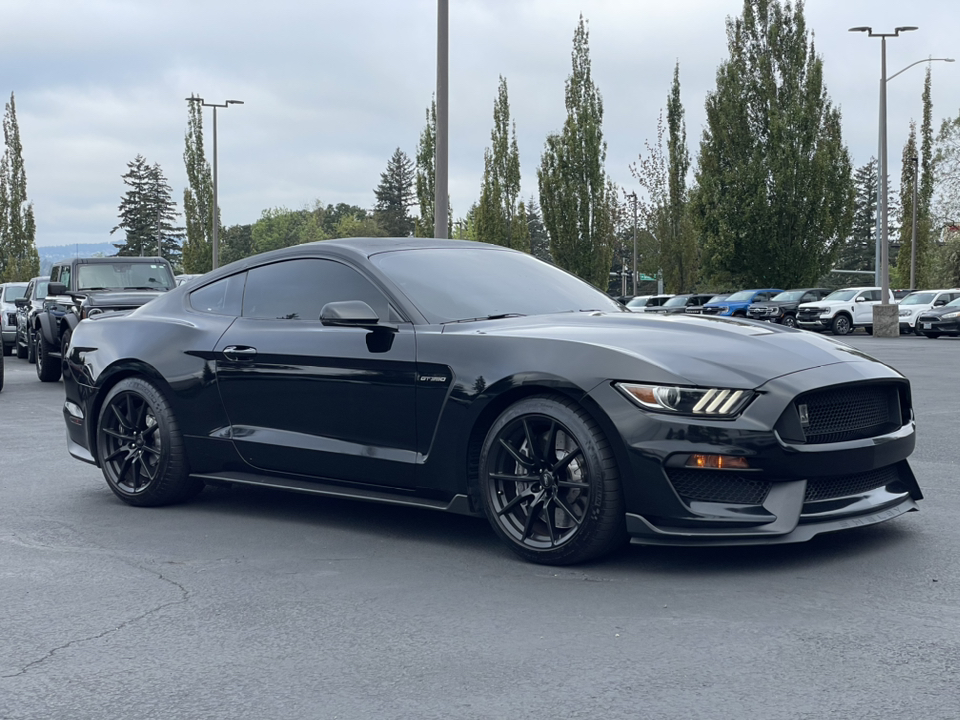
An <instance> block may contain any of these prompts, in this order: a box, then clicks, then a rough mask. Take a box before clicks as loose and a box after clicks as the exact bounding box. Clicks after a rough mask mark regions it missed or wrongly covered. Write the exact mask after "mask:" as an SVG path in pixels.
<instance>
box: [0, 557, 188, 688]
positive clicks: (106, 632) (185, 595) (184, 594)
mask: <svg viewBox="0 0 960 720" xmlns="http://www.w3.org/2000/svg"><path fill="white" fill-rule="evenodd" d="M117 559H118V560H120V562H122V563H124V564H125V565H129V566H130V567H133V568H136V569H137V570H142V571H143V572H146V573H151V574H153V575H156V576H157V577H158V578H159V579H160V580H162V581H164V582H167V583H170V584H171V585H173V586H174V587H176V588H178V589H179V590H180V592H181V593H182V597H180V598H179V599H178V600H172V601H170V602H166V603H162V604H160V605H157V606H156V607H153V608H150V609H149V610H147V611H146V612H144V613H141V614H140V615H137V616H136V617H132V618H130V619H129V620H124V621H123V622H122V623H120V624H119V625H117V626H116V627H114V628H110V629H108V630H104V631H103V632H101V633H97V634H96V635H90V636H89V637H84V638H77V639H76V640H71V641H70V642H67V643H64V644H63V645H58V646H57V647H55V648H53V649H52V650H50V651H48V652H47V654H46V655H44V656H43V657H41V658H38V659H36V660H33V661H31V662H29V663H27V664H26V665H24V666H23V667H22V668H20V670H18V671H17V672H15V673H12V674H10V675H0V679H3V680H9V679H11V678H17V677H20V676H21V675H25V674H26V673H27V672H29V671H30V670H31V669H32V668H35V667H37V666H38V665H41V664H43V663H45V662H46V661H47V660H49V659H50V658H52V657H53V656H54V655H56V654H57V653H58V652H60V651H61V650H66V649H67V648H69V647H73V646H74V645H79V644H81V643H86V642H91V641H93V640H99V639H101V638H104V637H106V636H107V635H112V634H114V633H117V632H120V631H121V630H123V629H124V628H126V627H129V626H130V625H132V624H134V623H136V622H139V621H140V620H143V619H144V618H146V617H149V616H150V615H153V614H154V613H157V612H160V611H161V610H163V609H164V608H168V607H172V606H174V605H182V604H183V603H186V602H188V601H189V600H190V591H189V590H187V588H185V587H184V586H183V585H182V584H180V583H178V582H177V581H176V580H171V579H170V578H168V577H164V575H163V573H161V572H158V571H156V570H151V569H150V568H146V567H143V566H142V565H136V564H134V563H131V562H128V561H126V560H124V559H123V558H119V557H118V558H117Z"/></svg>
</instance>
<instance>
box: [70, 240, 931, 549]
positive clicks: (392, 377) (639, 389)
mask: <svg viewBox="0 0 960 720" xmlns="http://www.w3.org/2000/svg"><path fill="white" fill-rule="evenodd" d="M63 365H64V383H65V389H66V403H65V405H64V417H65V420H66V424H67V430H68V445H69V450H70V453H71V454H72V455H73V456H75V457H77V458H79V459H81V460H85V461H87V462H92V463H95V464H97V465H98V466H99V467H100V468H102V470H103V474H104V476H105V477H106V480H107V482H108V484H109V486H110V488H111V489H112V490H113V492H114V493H116V495H118V496H119V497H120V498H121V499H122V500H124V501H125V502H127V503H129V504H131V505H141V506H147V505H163V504H168V503H173V502H178V501H183V500H186V499H188V498H190V497H192V496H193V495H195V494H196V493H197V492H199V491H200V490H201V489H202V488H203V487H204V484H206V483H214V484H215V483H241V484H250V485H261V486H270V487H276V488H283V489H287V490H295V491H299V492H306V493H317V494H321V495H333V496H341V497H350V498H357V499H366V500H372V501H379V502H388V503H397V504H402V505H413V506H420V507H426V508H434V509H438V510H446V511H450V512H456V513H463V514H469V515H481V514H485V515H486V517H487V518H488V519H489V521H490V523H491V525H492V526H493V528H494V530H495V531H496V532H497V534H498V535H500V536H501V537H502V538H503V540H504V541H505V542H506V543H507V545H509V546H510V547H511V548H512V549H513V550H514V551H515V552H517V553H518V554H519V555H521V556H522V557H524V558H526V559H528V560H532V561H535V562H542V563H551V564H565V563H574V562H579V561H583V560H587V559H590V558H595V557H598V556H601V555H603V554H604V553H606V552H608V551H609V550H611V549H612V548H614V547H615V546H617V545H618V544H620V543H622V542H624V541H625V540H626V539H627V538H628V537H629V538H630V539H631V540H633V541H634V542H640V543H652V544H661V545H708V544H727V545H733V544H751V543H778V542H798V541H803V540H808V539H810V538H811V537H813V536H814V535H816V534H818V533H822V532H828V531H835V530H841V529H844V528H850V527H856V526H862V525H868V524H871V523H877V522H880V521H883V520H887V519H890V518H893V517H896V516H897V515H900V514H902V513H905V512H907V511H910V510H915V509H917V505H916V501H917V500H919V499H920V498H921V497H922V496H921V493H920V489H919V487H918V485H917V482H916V480H915V478H914V476H913V473H912V472H911V470H910V467H909V465H908V463H907V459H906V458H907V456H909V454H910V453H911V452H912V450H913V447H914V439H915V435H914V434H915V426H914V420H913V412H912V408H911V397H910V385H909V383H908V381H907V380H906V379H905V378H904V377H903V376H901V375H900V374H899V373H898V372H896V371H895V370H893V369H892V368H890V367H888V366H887V365H884V364H883V363H881V362H878V361H877V360H874V359H872V358H870V357H869V356H867V355H864V354H863V353H860V352H858V351H857V350H855V349H853V348H850V347H848V346H846V345H843V344H841V343H838V342H836V341H833V340H829V339H825V338H821V337H819V336H816V335H812V334H810V333H805V332H800V331H795V330H789V329H782V328H779V327H773V326H771V325H770V324H760V323H754V322H752V321H744V320H730V319H723V318H706V317H690V316H686V315H672V316H657V315H653V314H642V315H641V314H636V313H630V312H627V311H625V309H624V308H623V307H622V306H621V305H619V304H618V303H616V302H614V301H613V300H610V299H609V298H607V297H606V296H605V295H604V294H602V293H601V292H599V291H597V290H595V289H594V288H592V287H591V286H589V285H587V284H585V283H583V282H582V281H580V280H578V279H576V278H575V277H573V276H571V275H568V274H567V273H565V272H563V271H561V270H558V269H557V268H555V267H553V266H551V265H548V264H546V263H542V262H540V261H538V260H536V259H534V258H532V257H530V256H529V255H525V254H522V253H518V252H514V251H511V250H507V249H504V248H500V247H494V246H488V245H483V244H479V243H470V242H457V241H446V240H414V239H357V240H337V241H326V242H321V243H314V244H309V245H300V246H297V247H292V248H287V249H284V250H279V251H275V252H271V253H267V254H264V255H259V256H256V257H253V258H249V259H247V260H243V261H240V262H237V263H234V264H232V265H228V266H226V267H224V268H221V269H219V270H217V271H215V272H212V273H210V274H208V275H206V276H204V277H202V278H200V279H197V280H195V281H193V282H192V283H190V284H187V285H184V286H181V287H179V288H177V289H176V290H173V291H171V292H169V293H167V294H166V295H164V296H162V297H160V298H158V299H156V300H154V301H152V302H150V303H149V304H147V305H145V306H144V307H142V308H140V309H138V310H134V311H132V312H129V313H126V314H118V315H113V316H109V315H104V316H100V317H96V318H91V319H88V320H84V321H83V322H81V323H80V325H79V326H78V327H77V329H76V331H75V332H74V334H73V337H72V339H71V344H70V347H69V350H68V352H67V353H66V357H65V358H64V361H63Z"/></svg>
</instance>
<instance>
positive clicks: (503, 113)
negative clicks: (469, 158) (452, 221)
mask: <svg viewBox="0 0 960 720" xmlns="http://www.w3.org/2000/svg"><path fill="white" fill-rule="evenodd" d="M490 140H491V147H489V148H487V149H486V150H484V153H483V183H482V184H481V187H480V202H479V204H478V206H477V216H476V220H477V239H478V240H480V241H482V242H488V243H493V244H495V245H503V246H505V247H512V248H513V249H515V250H523V251H525V252H529V251H530V231H529V229H528V228H527V224H526V212H525V211H522V212H521V209H520V208H518V207H517V202H518V197H519V195H520V151H519V150H518V148H517V126H516V123H511V122H510V98H509V95H508V93H507V81H506V78H504V77H503V76H502V75H501V76H500V85H499V87H498V91H497V99H496V100H495V101H494V103H493V130H492V131H491V132H490ZM522 204H523V203H520V205H522Z"/></svg>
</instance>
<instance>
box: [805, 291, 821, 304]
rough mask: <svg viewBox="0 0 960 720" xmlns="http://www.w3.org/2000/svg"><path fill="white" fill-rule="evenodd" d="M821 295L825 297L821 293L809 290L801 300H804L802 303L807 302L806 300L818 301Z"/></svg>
mask: <svg viewBox="0 0 960 720" xmlns="http://www.w3.org/2000/svg"><path fill="white" fill-rule="evenodd" d="M821 297H823V295H822V294H820V293H815V292H808V293H804V294H803V297H802V298H800V302H802V303H805V302H816V301H817V300H819V299H820V298H821Z"/></svg>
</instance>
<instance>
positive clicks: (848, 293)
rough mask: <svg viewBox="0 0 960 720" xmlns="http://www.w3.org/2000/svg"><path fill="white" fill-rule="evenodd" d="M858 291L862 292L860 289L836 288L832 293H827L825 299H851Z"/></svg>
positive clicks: (828, 300) (826, 300)
mask: <svg viewBox="0 0 960 720" xmlns="http://www.w3.org/2000/svg"><path fill="white" fill-rule="evenodd" d="M858 292H860V291H859V290H834V291H833V292H832V293H830V294H829V295H827V296H826V297H825V298H824V299H823V301H824V302H831V301H833V300H840V301H844V300H850V299H851V298H853V296H854V295H856V294H857V293H858Z"/></svg>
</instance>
